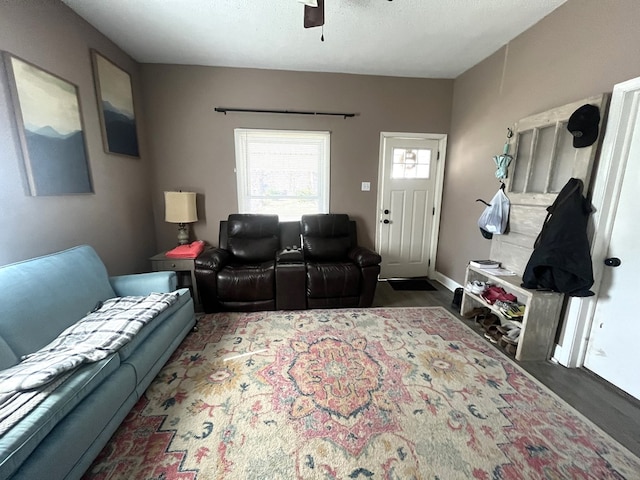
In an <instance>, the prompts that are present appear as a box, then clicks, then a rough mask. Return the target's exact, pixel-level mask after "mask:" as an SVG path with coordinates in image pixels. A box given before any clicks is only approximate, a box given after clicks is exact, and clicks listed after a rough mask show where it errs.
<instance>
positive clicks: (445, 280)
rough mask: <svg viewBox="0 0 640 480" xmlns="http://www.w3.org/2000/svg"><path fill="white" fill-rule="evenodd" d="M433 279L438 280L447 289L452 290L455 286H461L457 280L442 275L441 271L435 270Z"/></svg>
mask: <svg viewBox="0 0 640 480" xmlns="http://www.w3.org/2000/svg"><path fill="white" fill-rule="evenodd" d="M433 279H434V280H437V281H438V282H440V283H441V284H442V285H444V286H445V287H447V288H448V289H449V290H451V291H452V292H453V291H454V290H455V289H456V288H461V287H462V285H460V284H459V283H458V282H456V281H454V280H452V279H450V278H449V277H447V276H445V275H443V274H442V273H440V272H438V271H436V272H435V275H434V278H433Z"/></svg>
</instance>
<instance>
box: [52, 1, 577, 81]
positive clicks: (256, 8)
mask: <svg viewBox="0 0 640 480" xmlns="http://www.w3.org/2000/svg"><path fill="white" fill-rule="evenodd" d="M565 1H566V0H395V1H388V0H325V26H324V38H325V41H324V42H322V41H320V36H321V34H322V30H321V28H310V29H305V28H303V9H304V6H303V5H302V3H300V2H299V1H298V0H63V2H64V3H65V4H67V5H68V6H69V7H71V8H72V9H73V10H74V11H76V12H77V13H78V14H79V15H80V16H81V17H83V18H85V19H86V20H87V21H88V22H89V23H91V24H92V25H93V26H94V27H96V28H97V29H98V30H99V31H101V32H102V33H103V34H105V35H106V36H107V37H109V38H110V39H111V40H113V41H114V42H115V43H116V44H117V45H118V46H120V47H121V48H122V49H123V50H124V51H125V52H127V53H128V54H129V55H131V56H132V57H133V58H134V59H136V60H137V61H139V62H142V63H169V64H185V65H211V66H225V67H249V68H267V69H276V70H299V71H317V72H340V73H356V74H366V75H389V76H402V77H425V78H455V77H457V76H458V75H460V74H461V73H463V72H464V71H465V70H467V69H468V68H470V67H472V66H473V65H475V64H477V63H478V62H480V61H481V60H483V59H485V58H486V57H487V56H489V55H491V54H492V53H493V52H495V51H496V50H498V49H499V48H500V47H502V46H503V45H505V44H506V43H508V42H509V40H511V39H513V38H514V37H516V36H517V35H519V34H520V33H522V32H523V31H525V30H526V29H527V28H529V27H530V26H532V25H534V24H535V23H537V22H538V21H539V20H540V19H542V18H543V17H544V16H546V15H548V14H549V13H550V12H552V11H553V10H554V9H556V8H557V7H558V6H560V5H561V4H562V3H564V2H565Z"/></svg>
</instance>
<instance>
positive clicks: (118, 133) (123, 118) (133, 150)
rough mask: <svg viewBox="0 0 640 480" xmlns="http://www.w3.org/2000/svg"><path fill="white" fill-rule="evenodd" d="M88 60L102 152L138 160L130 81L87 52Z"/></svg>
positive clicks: (115, 68)
mask: <svg viewBox="0 0 640 480" xmlns="http://www.w3.org/2000/svg"><path fill="white" fill-rule="evenodd" d="M91 57H92V60H93V75H94V78H95V82H96V94H97V97H98V108H99V109H100V121H101V122H100V123H101V125H102V140H103V143H104V149H105V150H106V151H107V153H115V154H119V155H128V156H130V157H139V156H140V154H139V151H138V134H137V130H136V118H135V113H134V108H133V92H132V89H131V78H130V77H129V74H128V73H127V72H125V71H124V70H122V69H120V68H119V67H117V66H116V65H115V64H113V63H112V62H111V61H109V60H107V59H106V58H105V57H103V56H102V55H100V54H99V53H98V52H96V51H95V50H91Z"/></svg>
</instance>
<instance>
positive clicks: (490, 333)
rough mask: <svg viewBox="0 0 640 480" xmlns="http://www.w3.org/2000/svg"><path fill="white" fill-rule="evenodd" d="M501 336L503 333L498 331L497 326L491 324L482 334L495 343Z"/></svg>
mask: <svg viewBox="0 0 640 480" xmlns="http://www.w3.org/2000/svg"><path fill="white" fill-rule="evenodd" d="M502 336H503V335H502V334H501V333H500V332H499V331H498V327H497V326H496V325H491V326H490V327H489V328H487V331H486V333H485V334H484V338H486V339H487V340H489V341H490V342H491V343H495V344H497V343H498V342H499V341H500V338H501V337H502Z"/></svg>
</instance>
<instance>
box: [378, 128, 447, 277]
mask: <svg viewBox="0 0 640 480" xmlns="http://www.w3.org/2000/svg"><path fill="white" fill-rule="evenodd" d="M389 139H400V140H402V139H418V140H436V141H437V142H438V154H439V155H438V157H437V159H436V165H435V179H434V184H435V189H434V195H433V206H434V209H435V210H434V214H433V222H432V225H431V246H430V247H429V265H427V276H428V277H429V278H433V277H434V274H435V272H436V255H437V253H438V240H439V238H438V234H439V232H440V212H441V211H442V193H443V188H444V166H445V163H446V156H447V134H446V133H409V132H380V152H379V157H378V198H377V200H376V241H375V248H376V250H377V251H380V243H381V236H382V229H381V227H380V223H381V222H382V200H383V198H384V189H385V188H386V185H385V184H384V152H385V146H386V141H387V140H389Z"/></svg>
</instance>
